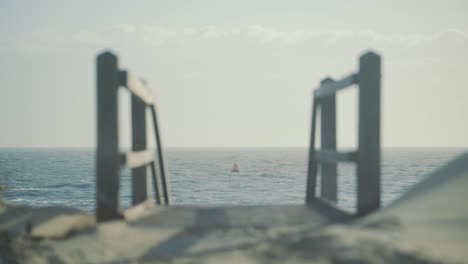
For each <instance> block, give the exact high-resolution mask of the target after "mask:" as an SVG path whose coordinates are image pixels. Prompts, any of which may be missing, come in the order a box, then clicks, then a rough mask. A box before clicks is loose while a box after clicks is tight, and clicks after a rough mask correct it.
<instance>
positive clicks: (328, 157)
mask: <svg viewBox="0 0 468 264" xmlns="http://www.w3.org/2000/svg"><path fill="white" fill-rule="evenodd" d="M315 157H316V159H317V161H319V162H323V163H338V162H356V159H357V151H349V152H338V151H334V150H328V149H322V150H318V151H315Z"/></svg>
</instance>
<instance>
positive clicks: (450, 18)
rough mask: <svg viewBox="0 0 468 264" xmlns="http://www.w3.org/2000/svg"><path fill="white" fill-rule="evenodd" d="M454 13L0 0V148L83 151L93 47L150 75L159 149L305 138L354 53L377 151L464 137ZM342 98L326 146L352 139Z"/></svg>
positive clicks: (125, 137)
mask: <svg viewBox="0 0 468 264" xmlns="http://www.w3.org/2000/svg"><path fill="white" fill-rule="evenodd" d="M466 14H468V1H454V0H444V1H442V0H433V1H429V0H426V1H416V0H415V1H410V0H406V1H401V0H394V1H376V0H362V1H336V0H329V1H300V0H298V1H274V0H250V1H246V0H237V1H220V0H197V1H195V0H193V1H190V0H186V1H182V0H174V1H162V0H154V1H104V0H102V1H87V0H81V1H51V0H43V1H32V0H31V1H22V0H3V1H1V2H0V34H1V36H2V37H1V38H0V80H1V82H2V84H1V86H0V91H1V95H0V147H94V146H95V143H96V106H95V101H96V96H95V95H96V85H95V77H96V76H95V58H96V55H97V54H99V53H100V52H102V51H104V50H110V51H112V52H114V53H115V54H117V55H118V57H119V66H120V67H121V68H122V69H130V70H131V71H132V72H134V73H136V74H138V75H140V76H141V77H143V78H144V79H145V80H147V81H148V83H149V84H150V85H151V87H152V91H153V93H154V95H155V98H156V102H157V107H158V111H159V112H158V113H159V119H160V120H159V121H160V127H161V130H162V131H161V133H162V138H163V142H164V145H165V146H167V147H306V146H308V144H309V133H310V118H311V103H312V91H313V89H315V88H316V87H317V86H318V84H319V82H320V80H321V79H323V78H325V77H332V78H336V79H340V78H343V77H346V76H347V75H349V74H351V73H355V72H356V71H357V70H358V68H357V63H358V58H359V56H360V55H361V54H363V53H364V52H366V51H368V50H373V51H375V52H377V53H379V54H380V55H381V56H382V62H383V64H382V144H383V146H384V147H468V122H467V120H468V119H467V116H468V104H467V103H466V101H467V100H468V85H467V81H466V80H465V79H466V76H467V69H468V16H466ZM356 96H357V90H356V88H355V87H354V88H349V89H347V90H345V91H343V92H342V93H340V94H339V95H338V97H337V105H338V106H337V107H338V108H337V115H338V123H337V129H338V147H344V148H348V147H354V146H356V144H357V97H356ZM129 98H130V97H129V95H128V93H127V91H125V90H124V89H121V91H120V92H119V104H120V108H119V111H120V112H119V120H120V123H119V126H120V130H119V133H120V144H121V146H122V147H127V146H128V144H129V142H130V132H129V131H130V128H129V126H130V118H129V111H130V107H129V104H130V103H129V102H130V99H129Z"/></svg>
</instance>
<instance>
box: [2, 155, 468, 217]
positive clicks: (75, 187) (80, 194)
mask: <svg viewBox="0 0 468 264" xmlns="http://www.w3.org/2000/svg"><path fill="white" fill-rule="evenodd" d="M465 151H466V149H442V148H439V149H432V148H401V149H384V150H383V151H382V196H381V199H382V204H383V205H384V206H386V205H388V204H390V203H391V202H392V201H395V200H396V199H398V198H399V197H401V196H402V195H403V194H404V193H405V192H407V191H408V190H409V189H411V188H412V187H413V186H415V185H416V184H417V183H419V182H421V181H423V180H424V179H425V178H426V177H427V176H428V175H429V174H430V173H431V172H433V171H434V170H436V169H437V168H438V167H440V166H442V165H444V164H445V163H447V162H448V161H450V160H451V159H453V158H455V157H457V156H458V155H460V154H461V153H464V152H465ZM165 154H166V160H167V164H168V172H169V177H170V187H171V193H172V200H173V204H174V205H198V206H211V205H260V204H303V203H304V198H305V187H306V172H307V156H308V150H307V149H306V148H173V149H167V150H166V152H165ZM234 162H237V164H238V165H239V168H240V172H237V173H233V172H231V168H232V166H233V164H234ZM94 170H95V154H94V150H93V149H39V148H38V149H26V148H18V149H11V148H10V149H6V148H3V149H0V187H1V190H0V196H1V199H3V200H4V201H7V202H9V203H13V204H18V205H28V206H34V207H43V206H55V205H61V206H68V207H74V208H77V209H80V210H83V211H86V212H93V211H94V208H95V187H96V185H95V172H94ZM120 179H121V181H120V196H121V197H120V202H121V206H122V208H126V207H129V206H130V196H131V192H130V190H131V186H130V184H131V179H130V170H129V169H124V170H122V171H121V176H120ZM319 179H320V177H319ZM338 194H339V197H338V206H339V207H341V208H342V209H345V210H348V211H350V212H353V211H355V208H356V166H355V165H354V164H350V163H344V164H339V165H338Z"/></svg>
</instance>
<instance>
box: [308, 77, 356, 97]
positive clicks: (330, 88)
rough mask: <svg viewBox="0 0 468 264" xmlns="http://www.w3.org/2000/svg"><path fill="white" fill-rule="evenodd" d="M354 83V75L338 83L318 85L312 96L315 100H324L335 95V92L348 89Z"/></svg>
mask: <svg viewBox="0 0 468 264" xmlns="http://www.w3.org/2000/svg"><path fill="white" fill-rule="evenodd" d="M355 83H356V74H351V75H349V76H348V77H346V78H343V79H341V80H339V81H332V82H327V83H325V84H322V85H320V87H318V88H317V89H316V90H315V92H314V96H315V97H316V98H324V97H327V96H331V95H334V94H336V92H338V91H340V90H343V89H345V88H348V87H350V86H351V85H353V84H355Z"/></svg>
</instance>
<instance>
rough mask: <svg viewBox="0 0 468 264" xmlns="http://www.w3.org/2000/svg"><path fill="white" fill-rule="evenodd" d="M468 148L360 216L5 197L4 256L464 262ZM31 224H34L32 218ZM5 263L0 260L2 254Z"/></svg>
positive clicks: (0, 209) (317, 208)
mask: <svg viewBox="0 0 468 264" xmlns="http://www.w3.org/2000/svg"><path fill="white" fill-rule="evenodd" d="M466 186H468V154H467V155H463V156H462V157H460V158H458V159H457V160H455V161H453V162H451V163H450V164H448V165H447V166H445V167H443V168H441V169H440V170H438V171H436V172H434V173H433V174H432V175H430V176H429V178H428V179H427V180H426V181H425V182H423V183H421V184H419V185H418V186H416V187H415V188H414V189H413V190H412V191H410V192H409V193H408V194H407V195H405V196H404V197H402V198H401V199H400V200H398V201H396V202H395V203H394V204H393V205H391V206H390V207H388V208H385V209H384V210H381V211H380V212H378V213H375V214H372V215H370V216H368V217H365V218H361V219H352V217H350V216H349V215H346V214H343V213H340V212H339V211H336V210H334V209H333V208H332V207H329V206H327V205H326V204H321V203H317V204H315V205H313V206H311V207H306V206H301V205H297V206H251V207H150V208H146V210H145V213H144V214H140V216H139V217H133V218H132V219H128V220H127V221H113V222H107V223H103V224H99V225H96V224H95V223H94V217H93V216H92V215H87V214H83V213H81V212H79V211H77V210H72V209H68V208H59V207H49V208H26V207H15V206H6V205H1V206H0V233H1V236H0V243H1V244H0V245H1V247H0V248H1V257H2V258H1V260H2V261H3V262H5V263H10V262H13V263H14V262H15V261H16V262H21V263H78V262H79V263H115V262H116V263H122V262H123V263H127V262H131V263H220V262H222V263H258V262H261V263H286V262H287V263H310V262H314V263H315V262H317V263H349V262H355V263H387V262H390V263H464V262H468V251H467V250H466V248H468V203H466V202H465V199H466V198H467V195H466V193H467V192H466V190H465V189H466ZM28 226H29V227H28ZM0 263H1V262H0Z"/></svg>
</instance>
